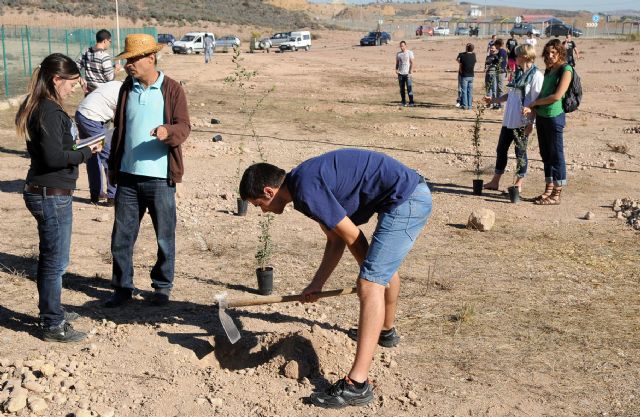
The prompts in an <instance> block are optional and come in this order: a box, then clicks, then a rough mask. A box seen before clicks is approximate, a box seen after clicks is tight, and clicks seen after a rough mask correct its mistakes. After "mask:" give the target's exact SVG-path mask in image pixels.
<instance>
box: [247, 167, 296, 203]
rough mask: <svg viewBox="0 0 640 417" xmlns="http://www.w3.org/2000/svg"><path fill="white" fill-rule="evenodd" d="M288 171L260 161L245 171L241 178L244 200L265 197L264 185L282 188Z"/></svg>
mask: <svg viewBox="0 0 640 417" xmlns="http://www.w3.org/2000/svg"><path fill="white" fill-rule="evenodd" d="M285 175H286V172H285V170H284V169H281V168H278V167H277V166H275V165H271V164H267V163H266V162H260V163H258V164H253V165H251V166H250V167H249V168H247V169H246V170H245V171H244V174H242V180H240V198H242V199H243V200H248V199H250V198H251V199H255V198H260V197H264V187H274V188H280V186H281V185H282V183H283V182H284V176H285Z"/></svg>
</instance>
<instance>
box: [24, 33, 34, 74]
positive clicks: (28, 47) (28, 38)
mask: <svg viewBox="0 0 640 417" xmlns="http://www.w3.org/2000/svg"><path fill="white" fill-rule="evenodd" d="M24 30H25V32H26V33H27V51H28V52H29V55H27V56H28V57H29V74H31V73H32V72H33V67H32V66H31V35H30V34H29V26H25V27H24Z"/></svg>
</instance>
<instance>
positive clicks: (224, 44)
mask: <svg viewBox="0 0 640 417" xmlns="http://www.w3.org/2000/svg"><path fill="white" fill-rule="evenodd" d="M234 46H235V47H238V46H240V38H238V37H237V36H234V35H232V36H223V37H221V38H218V39H217V40H216V48H233V47H234Z"/></svg>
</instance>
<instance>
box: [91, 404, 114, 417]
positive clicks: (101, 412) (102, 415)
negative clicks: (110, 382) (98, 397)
mask: <svg viewBox="0 0 640 417" xmlns="http://www.w3.org/2000/svg"><path fill="white" fill-rule="evenodd" d="M91 409H92V410H93V411H95V412H96V414H98V416H99V417H113V416H114V415H115V414H116V410H115V409H114V408H113V407H108V406H106V405H95V406H92V407H91Z"/></svg>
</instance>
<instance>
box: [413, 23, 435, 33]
mask: <svg viewBox="0 0 640 417" xmlns="http://www.w3.org/2000/svg"><path fill="white" fill-rule="evenodd" d="M422 35H428V36H433V27H431V26H425V25H420V26H418V27H417V28H416V36H422Z"/></svg>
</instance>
